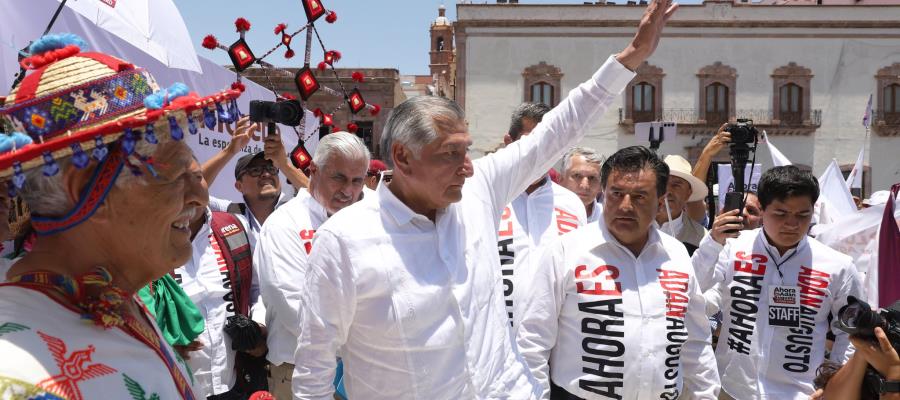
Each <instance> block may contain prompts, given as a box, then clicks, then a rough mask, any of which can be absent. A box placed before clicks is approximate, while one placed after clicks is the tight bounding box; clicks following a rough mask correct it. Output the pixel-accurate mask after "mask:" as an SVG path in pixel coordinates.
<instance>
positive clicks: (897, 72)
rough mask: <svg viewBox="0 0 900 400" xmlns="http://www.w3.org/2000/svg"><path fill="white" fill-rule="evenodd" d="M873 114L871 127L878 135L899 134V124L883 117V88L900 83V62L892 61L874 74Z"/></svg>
mask: <svg viewBox="0 0 900 400" xmlns="http://www.w3.org/2000/svg"><path fill="white" fill-rule="evenodd" d="M875 81H876V94H875V97H876V98H875V116H874V121H873V124H872V127H873V128H874V130H875V132H876V133H877V134H878V135H880V136H900V124H897V123H895V122H896V121H890V120H887V119H886V118H885V113H884V106H885V105H884V90H885V89H887V88H888V87H889V86H891V85H894V84H900V63H893V64H891V65H889V66H886V67H884V68H881V69H879V70H878V73H877V74H875Z"/></svg>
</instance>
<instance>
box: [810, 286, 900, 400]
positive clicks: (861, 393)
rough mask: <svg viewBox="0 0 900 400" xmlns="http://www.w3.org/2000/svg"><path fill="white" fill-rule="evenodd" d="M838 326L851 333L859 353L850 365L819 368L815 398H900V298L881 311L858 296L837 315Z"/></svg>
mask: <svg viewBox="0 0 900 400" xmlns="http://www.w3.org/2000/svg"><path fill="white" fill-rule="evenodd" d="M834 326H835V327H836V328H838V329H840V330H841V331H843V332H846V333H848V334H850V341H851V342H852V343H853V345H854V347H855V348H856V353H854V354H853V356H852V357H851V358H850V360H849V361H848V362H847V364H846V365H843V366H841V365H840V364H836V363H826V364H823V365H822V366H821V367H819V370H818V371H817V374H818V376H817V377H816V380H815V385H816V389H818V390H817V391H816V393H814V394H813V396H812V397H811V398H812V399H818V400H821V399H842V400H844V399H848V400H857V399H862V400H874V399H879V398H882V399H900V357H898V356H897V350H896V347H897V346H898V345H900V301H897V302H895V303H894V304H893V305H891V306H890V307H887V308H885V309H881V310H877V311H876V310H872V308H871V306H869V304H867V303H866V302H864V301H861V300H859V299H857V298H855V297H852V296H851V297H849V298H848V299H847V305H846V306H844V307H842V308H841V310H840V311H839V312H838V313H837V314H836V318H835V323H834Z"/></svg>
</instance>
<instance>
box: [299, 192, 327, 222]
mask: <svg viewBox="0 0 900 400" xmlns="http://www.w3.org/2000/svg"><path fill="white" fill-rule="evenodd" d="M294 197H295V198H298V199H300V201H302V202H303V204H305V205H306V208H307V209H308V210H309V213H310V215H312V216H313V217H315V218H318V219H321V220H322V221H326V220H328V210H326V209H325V206H323V205H321V204H319V201H318V200H316V198H315V197H313V195H312V193H310V192H309V189H307V188H302V189H300V190H298V191H297V195H296V196H294Z"/></svg>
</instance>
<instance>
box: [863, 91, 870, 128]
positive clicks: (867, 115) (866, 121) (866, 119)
mask: <svg viewBox="0 0 900 400" xmlns="http://www.w3.org/2000/svg"><path fill="white" fill-rule="evenodd" d="M863 126H865V127H866V129H869V127H870V126H872V95H871V94H870V95H869V104H868V105H866V113H865V115H863Z"/></svg>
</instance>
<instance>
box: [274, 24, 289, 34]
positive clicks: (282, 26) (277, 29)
mask: <svg viewBox="0 0 900 400" xmlns="http://www.w3.org/2000/svg"><path fill="white" fill-rule="evenodd" d="M285 29H287V24H284V23H281V24H278V26H276V27H275V34H276V35H280V34H281V32H284V30H285Z"/></svg>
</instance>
